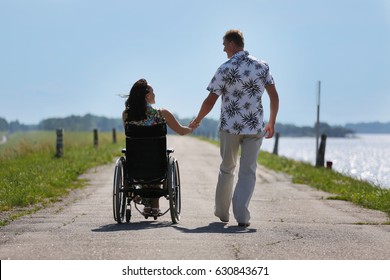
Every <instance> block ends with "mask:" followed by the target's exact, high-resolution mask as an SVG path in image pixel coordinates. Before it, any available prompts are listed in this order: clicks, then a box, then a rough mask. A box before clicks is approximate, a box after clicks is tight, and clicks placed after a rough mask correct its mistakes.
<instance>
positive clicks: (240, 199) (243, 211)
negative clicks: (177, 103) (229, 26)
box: [190, 30, 279, 227]
mask: <svg viewBox="0 0 390 280" xmlns="http://www.w3.org/2000/svg"><path fill="white" fill-rule="evenodd" d="M223 45H224V49H223V50H224V52H226V54H227V57H228V58H229V60H228V61H227V62H225V63H224V64H222V65H221V66H220V67H219V68H218V70H217V72H216V73H215V75H214V77H213V78H212V80H211V82H210V84H209V85H208V87H207V90H208V91H209V92H210V93H209V95H208V96H207V97H206V99H205V100H204V101H203V104H202V106H201V108H200V111H199V113H198V115H197V117H196V118H195V119H194V120H193V121H192V122H191V124H190V127H191V126H193V127H195V126H198V125H199V124H200V122H201V121H202V119H203V118H204V117H205V116H206V115H207V114H208V113H209V112H210V111H211V110H212V109H213V107H214V105H215V102H216V101H217V99H218V98H219V96H221V97H222V102H221V116H220V146H221V147H220V152H221V157H222V163H221V165H220V171H219V176H218V183H217V187H216V195H215V212H214V214H215V216H217V217H218V218H219V219H220V220H221V221H222V222H229V208H230V204H231V202H232V204H233V214H234V217H235V219H236V221H237V222H238V225H239V226H242V227H248V226H249V225H250V223H249V220H250V212H249V209H248V207H249V202H250V200H251V197H252V194H253V191H254V187H255V183H256V168H257V157H258V154H259V151H260V147H261V144H262V141H263V137H264V136H265V137H266V138H272V137H273V135H274V132H275V121H276V116H277V113H278V109H279V97H278V93H277V91H276V88H275V85H274V80H273V77H272V75H271V74H270V72H269V67H268V64H267V63H266V62H263V61H259V60H257V59H256V58H255V57H253V56H250V55H249V53H248V52H246V51H244V37H243V34H242V33H241V31H239V30H229V31H227V32H226V34H225V36H224V37H223ZM264 90H266V91H267V93H268V96H269V98H270V115H269V122H268V124H267V125H266V126H265V124H264V122H263V106H262V100H261V97H262V94H263V92H264ZM239 147H241V157H240V168H239V172H238V180H237V184H236V187H235V189H234V193H233V183H234V170H235V167H236V162H237V155H238V150H239Z"/></svg>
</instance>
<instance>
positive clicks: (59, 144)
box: [56, 128, 64, 158]
mask: <svg viewBox="0 0 390 280" xmlns="http://www.w3.org/2000/svg"><path fill="white" fill-rule="evenodd" d="M56 134H57V141H56V157H58V158H59V157H62V156H63V154H64V138H63V136H64V130H63V129H62V128H60V129H57V130H56Z"/></svg>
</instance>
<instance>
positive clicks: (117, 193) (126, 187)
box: [113, 124, 181, 224]
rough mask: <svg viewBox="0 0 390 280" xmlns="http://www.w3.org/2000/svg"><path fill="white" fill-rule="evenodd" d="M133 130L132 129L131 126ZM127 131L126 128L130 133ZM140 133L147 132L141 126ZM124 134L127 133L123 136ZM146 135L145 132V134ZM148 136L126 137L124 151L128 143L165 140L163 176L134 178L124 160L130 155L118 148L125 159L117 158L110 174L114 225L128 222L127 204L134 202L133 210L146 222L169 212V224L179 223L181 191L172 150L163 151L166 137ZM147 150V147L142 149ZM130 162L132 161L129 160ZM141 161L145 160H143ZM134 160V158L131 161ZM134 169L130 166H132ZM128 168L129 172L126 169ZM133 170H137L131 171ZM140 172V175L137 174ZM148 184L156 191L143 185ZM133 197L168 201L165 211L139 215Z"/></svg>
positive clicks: (130, 209)
mask: <svg viewBox="0 0 390 280" xmlns="http://www.w3.org/2000/svg"><path fill="white" fill-rule="evenodd" d="M133 128H134V126H133ZM162 128H163V129H165V134H166V124H163V126H162ZM130 129H131V128H126V131H127V130H130ZM142 129H143V130H147V127H143V128H142ZM126 134H127V133H126ZM147 134H148V133H147ZM165 134H164V135H162V136H161V135H159V136H153V135H152V136H151V135H147V136H145V135H142V136H141V137H138V136H135V135H130V136H129V135H127V136H126V138H127V139H126V148H128V145H131V141H132V140H141V141H144V140H146V139H149V140H150V139H161V140H160V141H165V146H162V147H161V148H164V150H165V153H164V152H163V151H161V152H162V153H164V154H165V155H166V158H165V159H163V160H164V164H165V166H164V167H163V169H164V170H161V171H162V173H161V174H163V176H158V177H151V178H147V179H145V180H144V179H140V178H134V177H133V176H132V175H131V174H130V173H132V170H131V164H130V160H126V159H128V158H129V157H130V155H127V154H126V149H122V153H123V154H124V155H125V156H121V157H120V158H118V159H117V161H116V164H115V171H114V181H113V214H114V220H115V221H116V222H117V223H118V224H122V223H124V222H125V221H126V222H127V223H129V222H130V219H131V216H132V205H131V202H134V206H135V209H136V210H137V211H138V212H139V213H141V215H143V216H144V217H145V218H146V219H147V218H148V217H153V218H154V219H155V220H156V219H157V217H159V216H163V215H165V214H166V213H168V212H170V216H171V220H172V223H174V224H176V223H178V222H179V220H180V213H181V189H180V173H179V163H178V161H177V160H176V159H175V158H174V157H173V156H172V155H171V154H172V153H173V152H174V150H173V149H166V135H165ZM142 148H145V149H147V148H148V147H147V146H146V147H142ZM131 160H133V161H134V159H133V158H131ZM144 160H145V159H144ZM135 161H136V159H135ZM133 166H134V165H133ZM144 167H145V168H148V166H142V168H144ZM129 169H130V170H129ZM135 169H137V168H135ZM141 173H142V172H141ZM150 185H159V187H158V188H149V187H145V186H150ZM136 197H141V198H160V197H165V198H166V199H167V200H169V208H168V209H167V210H166V211H164V212H160V213H158V214H152V213H150V214H146V213H143V212H141V211H140V210H139V209H138V207H137V202H136V201H135V199H136Z"/></svg>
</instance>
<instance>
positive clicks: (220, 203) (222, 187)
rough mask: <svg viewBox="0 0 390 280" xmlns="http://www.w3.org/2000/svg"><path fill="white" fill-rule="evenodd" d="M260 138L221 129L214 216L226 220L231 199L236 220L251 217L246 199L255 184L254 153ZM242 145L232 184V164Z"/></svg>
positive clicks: (258, 147) (255, 164)
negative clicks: (236, 178) (220, 159)
mask: <svg viewBox="0 0 390 280" xmlns="http://www.w3.org/2000/svg"><path fill="white" fill-rule="evenodd" d="M262 142H263V138H259V137H258V136H256V135H235V134H230V133H227V132H225V131H220V150H221V157H222V163H221V165H220V170H219V176H218V183H217V188H216V193H215V212H214V214H215V216H217V217H219V218H220V219H221V220H224V221H229V209H230V204H231V202H232V203H233V214H234V218H235V219H236V221H237V222H238V223H248V222H249V220H250V212H249V203H250V200H251V198H252V195H253V191H254V188H255V184H256V168H257V157H258V155H259V152H260V147H261V144H262ZM240 147H241V157H240V168H239V171H238V180H237V183H236V186H235V188H234V193H233V184H234V176H235V168H236V164H237V157H238V151H239V148H240Z"/></svg>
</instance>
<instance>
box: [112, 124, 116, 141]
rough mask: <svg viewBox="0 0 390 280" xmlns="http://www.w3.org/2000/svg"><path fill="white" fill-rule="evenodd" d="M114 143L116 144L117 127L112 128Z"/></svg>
mask: <svg viewBox="0 0 390 280" xmlns="http://www.w3.org/2000/svg"><path fill="white" fill-rule="evenodd" d="M112 143H114V144H116V129H115V128H113V129H112Z"/></svg>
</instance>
